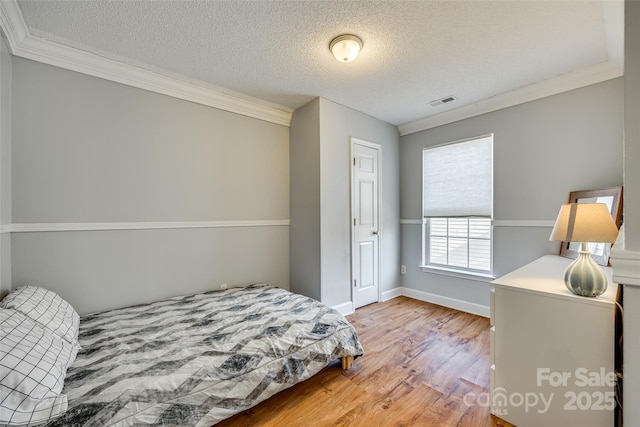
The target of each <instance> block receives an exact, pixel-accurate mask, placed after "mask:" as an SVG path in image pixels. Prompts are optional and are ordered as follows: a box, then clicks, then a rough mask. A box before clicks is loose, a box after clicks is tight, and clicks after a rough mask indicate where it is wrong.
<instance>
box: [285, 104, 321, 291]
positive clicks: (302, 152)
mask: <svg viewBox="0 0 640 427" xmlns="http://www.w3.org/2000/svg"><path fill="white" fill-rule="evenodd" d="M319 117H320V100H319V98H316V99H314V100H313V101H311V102H309V103H308V104H306V105H305V106H303V107H300V108H298V109H297V110H296V111H295V112H294V113H293V117H292V119H291V128H290V135H291V144H290V148H289V153H290V158H291V162H290V166H289V167H290V176H291V183H290V200H291V213H290V218H291V226H290V236H289V238H290V251H291V257H290V260H291V261H290V265H289V276H290V278H291V290H292V291H293V292H296V293H300V294H303V295H307V296H309V297H311V298H314V299H316V300H317V301H321V300H322V297H321V294H320V293H321V289H320V120H319Z"/></svg>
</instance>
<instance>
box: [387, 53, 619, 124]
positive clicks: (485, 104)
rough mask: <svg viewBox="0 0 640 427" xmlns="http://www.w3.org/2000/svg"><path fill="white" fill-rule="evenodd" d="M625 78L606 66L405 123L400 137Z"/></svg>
mask: <svg viewBox="0 0 640 427" xmlns="http://www.w3.org/2000/svg"><path fill="white" fill-rule="evenodd" d="M622 75H623V71H622V69H621V68H620V67H619V66H617V65H616V64H613V63H611V62H603V63H601V64H597V65H594V66H592V67H588V68H584V69H581V70H578V71H574V72H572V73H567V74H563V75H561V76H558V77H554V78H551V79H547V80H543V81H541V82H539V83H534V84H531V85H528V86H524V87H521V88H519V89H516V90H513V91H510V92H505V93H502V94H499V95H496V96H494V97H491V98H488V99H485V100H482V101H478V102H475V103H473V104H469V105H465V106H462V107H459V108H456V109H453V110H450V111H445V112H443V113H440V114H436V115H433V116H429V117H425V118H423V119H420V120H416V121H414V122H409V123H405V124H403V125H400V126H398V130H399V131H400V136H404V135H409V134H412V133H416V132H420V131H423V130H427V129H431V128H434V127H438V126H442V125H446V124H449V123H453V122H457V121H459V120H464V119H468V118H471V117H475V116H479V115H481V114H486V113H491V112H492V111H497V110H501V109H503V108H507V107H513V106H514V105H518V104H524V103H525V102H530V101H535V100H537V99H541V98H546V97H548V96H551V95H557V94H559V93H562V92H568V91H570V90H574V89H578V88H581V87H584V86H589V85H592V84H596V83H601V82H604V81H607V80H611V79H615V78H617V77H621V76H622Z"/></svg>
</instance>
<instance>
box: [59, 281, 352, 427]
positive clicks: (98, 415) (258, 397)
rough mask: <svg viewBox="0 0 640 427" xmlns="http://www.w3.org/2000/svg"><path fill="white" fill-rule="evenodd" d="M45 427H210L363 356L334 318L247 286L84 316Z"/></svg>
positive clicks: (302, 301) (300, 300)
mask: <svg viewBox="0 0 640 427" xmlns="http://www.w3.org/2000/svg"><path fill="white" fill-rule="evenodd" d="M79 340H80V345H81V346H82V347H83V350H81V351H80V352H79V353H78V358H77V359H76V361H75V362H74V363H73V365H72V366H71V367H70V368H69V370H68V372H67V379H66V381H65V386H64V389H63V393H66V394H67V397H68V400H69V409H68V410H67V412H66V414H65V415H64V416H63V417H61V418H59V419H57V420H54V421H52V422H49V423H48V424H47V426H101V427H102V426H134V425H135V426H139V425H145V426H146V425H172V426H176V425H179V426H210V425H212V424H215V423H217V422H218V421H221V420H223V419H225V418H228V417H230V416H231V415H233V414H235V413H238V412H241V411H243V410H245V409H247V408H250V407H252V406H254V405H256V404H257V403H259V402H261V401H263V400H265V399H266V398H268V397H269V396H272V395H273V394H275V393H277V392H278V391H280V390H284V389H286V388H288V387H291V386H292V385H294V384H296V383H298V382H300V381H302V380H305V379H307V378H309V377H310V376H312V375H314V374H316V373H317V372H319V371H320V370H321V369H322V368H324V367H325V366H326V365H327V364H328V363H329V362H331V361H332V360H334V359H338V358H340V357H342V356H349V355H351V356H358V355H362V354H363V349H362V346H361V344H360V341H359V340H358V336H357V333H356V331H355V329H354V328H353V326H351V324H349V323H348V322H347V320H346V319H345V318H344V317H343V316H342V315H341V314H340V313H338V312H336V311H335V310H333V309H331V308H328V307H326V306H324V305H322V304H319V303H318V302H317V301H314V300H312V299H310V298H307V297H304V296H301V295H296V294H293V293H290V292H288V291H285V290H282V289H279V288H277V287H273V286H269V285H251V286H248V287H244V288H231V289H228V290H226V291H213V292H207V293H202V294H196V295H191V296H185V297H175V298H170V299H167V300H163V301H158V302H155V303H151V304H145V305H137V306H133V307H128V308H123V309H118V310H111V311H107V312H103V313H98V314H93V315H88V316H84V317H82V318H81V322H80V337H79Z"/></svg>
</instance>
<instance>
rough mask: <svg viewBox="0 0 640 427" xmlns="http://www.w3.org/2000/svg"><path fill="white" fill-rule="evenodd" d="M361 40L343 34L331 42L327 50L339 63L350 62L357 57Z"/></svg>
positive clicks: (351, 35) (360, 47)
mask: <svg viewBox="0 0 640 427" xmlns="http://www.w3.org/2000/svg"><path fill="white" fill-rule="evenodd" d="M360 49H362V40H360V38H359V37H357V36H354V35H353V34H343V35H341V36H338V37H336V38H335V39H333V40H331V43H330V44H329V50H330V51H331V53H333V56H335V57H336V59H337V60H338V61H340V62H351V61H353V60H354V59H356V58H357V57H358V53H360Z"/></svg>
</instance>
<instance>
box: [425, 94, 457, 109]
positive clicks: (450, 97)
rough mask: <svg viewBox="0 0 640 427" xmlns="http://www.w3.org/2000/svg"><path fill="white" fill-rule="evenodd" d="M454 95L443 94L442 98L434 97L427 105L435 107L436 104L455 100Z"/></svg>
mask: <svg viewBox="0 0 640 427" xmlns="http://www.w3.org/2000/svg"><path fill="white" fill-rule="evenodd" d="M455 100H456V97H455V96H453V95H449V96H445V97H444V98H440V99H436V100H435V101H431V102H430V103H429V105H431V106H432V107H437V106H438V105H442V104H446V103H447V102H451V101H455Z"/></svg>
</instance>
